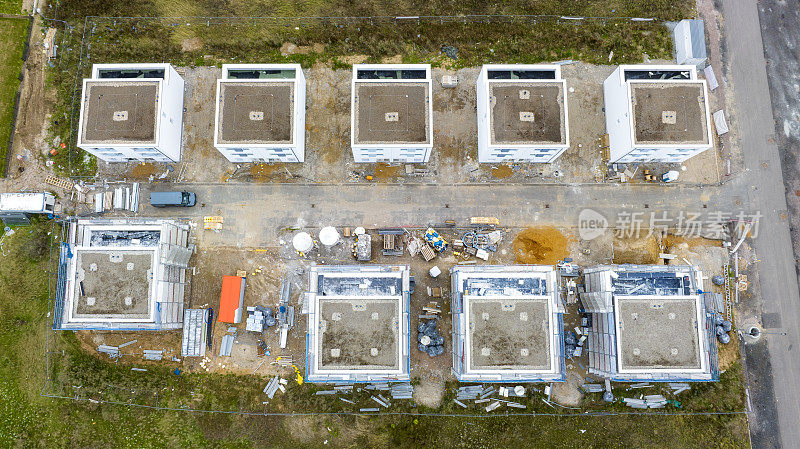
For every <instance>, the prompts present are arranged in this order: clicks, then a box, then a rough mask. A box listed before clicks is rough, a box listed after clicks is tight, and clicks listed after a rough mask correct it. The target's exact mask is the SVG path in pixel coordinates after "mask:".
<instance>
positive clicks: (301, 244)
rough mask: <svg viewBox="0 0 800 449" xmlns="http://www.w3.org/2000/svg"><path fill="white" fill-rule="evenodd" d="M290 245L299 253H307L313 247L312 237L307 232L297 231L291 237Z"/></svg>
mask: <svg viewBox="0 0 800 449" xmlns="http://www.w3.org/2000/svg"><path fill="white" fill-rule="evenodd" d="M292 246H293V247H294V250H295V251H297V252H299V253H307V252H309V251H311V248H313V247H314V239H312V238H311V235H310V234H309V233H308V232H298V233H297V234H295V235H294V237H293V238H292Z"/></svg>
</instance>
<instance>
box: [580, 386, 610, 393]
mask: <svg viewBox="0 0 800 449" xmlns="http://www.w3.org/2000/svg"><path fill="white" fill-rule="evenodd" d="M581 390H583V391H584V392H586V393H600V392H601V391H605V387H604V386H603V385H601V384H583V385H581Z"/></svg>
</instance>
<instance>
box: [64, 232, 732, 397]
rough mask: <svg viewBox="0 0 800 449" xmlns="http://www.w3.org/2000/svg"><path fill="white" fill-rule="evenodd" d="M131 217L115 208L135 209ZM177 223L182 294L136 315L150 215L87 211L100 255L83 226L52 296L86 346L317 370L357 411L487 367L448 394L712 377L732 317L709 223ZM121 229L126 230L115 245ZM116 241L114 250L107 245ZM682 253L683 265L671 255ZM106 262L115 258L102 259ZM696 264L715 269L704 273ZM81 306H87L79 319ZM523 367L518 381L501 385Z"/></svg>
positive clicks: (196, 367)
mask: <svg viewBox="0 0 800 449" xmlns="http://www.w3.org/2000/svg"><path fill="white" fill-rule="evenodd" d="M127 220H128V222H124V221H123V222H119V223H118V224H117V226H120V225H123V224H124V225H125V226H133V225H134V224H135V222H136V220H134V219H127ZM131 220H132V221H131ZM78 223H81V222H78ZM145 223H147V221H146V220H145V221H144V223H142V224H141V226H145ZM187 224H188V226H187V228H188V229H191V232H190V233H189V234H188V235H184V238H183V240H182V241H181V242H182V244H183V245H185V246H184V250H183V251H184V252H183V254H189V251H191V254H193V255H192V259H191V262H190V263H189V264H188V265H187V266H186V267H185V268H184V269H182V272H185V278H182V282H181V283H180V286H181V288H183V289H185V290H180V291H185V292H186V293H185V295H186V298H185V299H183V302H181V303H179V304H178V305H179V306H180V308H179V309H177V310H180V313H179V314H177V315H176V313H173V314H172V315H171V317H172V318H171V319H172V320H175V321H177V322H164V321H165V320H164V318H155V319H154V318H152V317H150V316H148V315H147V312H148V311H149V310H153V309H155V310H157V311H158V312H159V313H158V314H157V316H158V317H161V316H163V315H164V313H163V312H162V311H164V310H165V309H164V307H165V306H166V304H163V303H162V301H163V300H159V301H158V302H156V303H155V306H153V305H152V300H151V297H150V296H148V295H147V292H146V291H145V287H147V288H149V287H150V286H151V285H150V282H151V280H150V279H151V278H150V277H149V273H150V272H151V270H152V269H153V268H152V267H151V266H150V263H151V259H150V258H151V257H153V256H152V254H151V253H148V255H147V260H143V259H141V257H142V256H141V255H140V253H142V252H143V250H142V247H150V248H154V249H160V248H162V247H163V246H161V245H160V244H157V242H158V240H157V239H156V238H157V236H158V233H156V232H153V233H150V234H148V233H145V232H139V233H137V234H135V235H130V236H128V235H124V236H123V235H122V234H120V232H121V231H114V232H110V231H109V232H110V233H108V234H98V233H97V232H98V231H97V230H96V229H95V228H94V227H89V226H95V227H96V226H97V224H93V225H92V224H90V223H84V224H83V225H82V226H83V227H84V231H83V235H85V237H84V238H89V237H90V236H94V240H92V239H91V238H89V241H93V242H95V243H93V244H94V245H95V246H97V245H104V246H103V247H102V248H98V249H95V250H93V251H94V252H97V251H103V256H102V258H98V257H97V256H95V255H94V254H93V253H88V254H87V253H85V252H86V250H85V249H83V246H85V244H86V242H85V241H84V240H82V239H77V238H76V239H75V246H74V247H70V249H71V251H72V256H69V254H68V253H67V249H66V248H67V247H65V248H64V250H63V251H62V259H63V260H65V262H66V263H67V264H70V263H73V262H72V261H73V260H75V262H74V263H75V264H76V268H75V269H73V270H74V271H73V270H69V269H67V270H65V278H66V282H65V283H64V284H65V286H67V287H68V288H67V290H65V291H67V292H71V293H69V294H67V295H66V298H65V299H66V300H65V302H64V304H65V306H64V308H63V312H60V311H58V310H57V311H56V313H57V314H59V313H61V314H63V316H64V318H63V319H62V324H61V325H60V326H59V328H60V329H85V330H84V331H81V332H82V333H80V334H79V339H80V340H82V341H83V342H84V343H83V345H84V347H85V348H87V350H89V351H90V352H92V353H97V354H98V356H101V357H106V356H108V357H111V359H112V360H115V361H116V363H126V364H132V365H133V367H134V368H136V367H137V366H141V368H142V369H147V366H148V364H152V363H157V364H166V365H167V366H169V365H172V366H174V367H175V368H179V369H180V370H182V371H187V372H202V373H236V374H240V375H254V374H255V375H258V376H267V377H266V379H267V381H268V382H269V384H265V385H266V387H265V392H266V393H267V395H268V396H269V399H272V398H273V397H274V396H275V395H276V394H279V390H284V391H285V390H286V386H287V382H289V381H291V382H294V383H298V384H299V383H301V382H302V383H303V384H307V385H313V384H320V385H322V384H327V385H328V387H327V388H331V387H334V388H333V389H332V390H325V389H324V388H326V387H325V386H323V387H322V388H323V390H320V392H319V394H321V395H323V396H325V395H329V394H330V395H334V396H337V397H341V399H342V400H340V401H338V402H337V403H338V404H339V405H338V407H342V409H343V410H349V409H352V408H353V407H356V410H361V409H366V410H367V412H370V411H379V410H386V409H387V408H389V407H390V406H391V403H392V402H393V401H391V400H389V399H388V398H386V397H385V396H376V397H377V399H378V400H379V401H381V403H379V404H380V405H379V406H378V407H377V409H376V408H375V407H373V406H372V405H375V401H374V400H371V399H370V397H365V398H364V397H362V395H363V392H364V391H371V389H374V390H375V391H376V392H380V391H382V390H383V391H390V392H391V391H393V392H394V393H393V394H395V395H396V396H394V399H395V400H397V399H401V398H406V397H407V398H408V399H413V400H414V401H415V402H417V403H419V404H424V405H425V406H428V407H434V408H438V407H442V406H443V405H444V404H443V401H444V400H445V398H446V397H448V396H449V395H450V394H452V393H453V392H451V391H450V390H448V388H447V387H446V385H449V384H452V382H453V381H457V382H465V383H472V384H474V383H478V384H483V385H498V384H499V388H500V389H497V388H498V387H492V390H491V391H492V393H491V394H486V393H488V390H486V388H487V387H482V388H481V389H480V394H478V395H476V397H475V398H474V399H473V400H469V399H466V398H469V397H470V394H466V393H464V392H461V393H459V394H456V396H457V399H456V401H458V402H456V404H457V406H460V405H462V404H463V405H464V406H467V407H468V408H472V407H473V406H471V405H469V404H470V403H472V402H474V403H475V404H476V406H478V407H479V408H481V409H483V408H487V407H489V406H491V405H492V403H488V404H487V402H488V401H485V400H484V399H492V398H495V397H496V398H498V399H500V400H501V402H498V403H499V404H501V405H502V404H505V402H502V401H511V402H513V403H514V404H515V405H513V406H512V405H509V407H511V408H517V409H519V410H524V409H525V408H527V407H529V406H530V405H531V403H530V401H531V400H536V398H542V399H544V403H545V404H549V403H552V404H561V405H564V406H579V405H580V404H582V403H585V402H586V401H587V400H589V398H591V397H592V395H593V394H594V393H607V394H611V395H613V394H615V392H616V389H617V388H620V387H618V386H617V385H619V383H622V384H621V385H625V383H628V384H630V383H633V384H635V385H645V387H643V388H650V389H652V390H654V391H661V389H662V387H660V386H659V384H658V383H660V382H661V383H663V382H670V383H671V384H670V385H672V384H679V386H680V387H681V388H682V387H683V386H684V384H685V383H686V382H696V381H714V380H716V379H718V377H719V370H720V368H719V366H720V361H719V360H718V358H719V356H718V346H723V347H724V346H725V345H722V344H720V343H719V342H718V338H717V337H718V336H719V334H718V333H717V328H720V329H721V328H722V327H721V323H722V322H723V321H725V323H727V321H726V320H729V319H730V316H729V312H727V311H726V310H725V308H724V307H723V306H721V305H720V304H719V303H720V301H719V298H718V297H719V296H720V295H722V294H723V293H724V292H725V291H727V290H726V289H728V288H730V277H728V275H726V274H725V273H726V271H725V270H726V268H725V266H726V264H729V263H730V261H729V260H728V259H727V256H726V254H727V250H726V249H725V248H724V247H722V245H720V241H713V240H700V241H693V242H692V246H691V247H689V246H688V245H686V244H685V243H680V242H681V240H680V239H679V238H677V237H670V236H667V235H663V236H648V237H646V238H643V239H622V240H619V239H617V238H616V237H613V236H612V235H604V236H601V237H600V238H597V239H595V240H593V241H591V242H583V241H581V240H580V238H578V236H576V235H575V234H574V233H573V232H574V231H570V230H568V229H557V228H552V227H538V228H528V229H519V228H507V227H502V226H501V225H500V223H499V221H498V220H497V219H495V218H491V217H473V218H472V219H471V220H470V221H469V223H467V224H457V223H455V222H451V223H444V224H439V225H436V226H435V227H429V228H366V227H348V226H345V227H330V226H328V227H323V228H313V227H303V228H301V229H297V228H294V229H284V230H282V231H280V232H279V233H278V235H277V238H276V241H275V243H274V247H272V248H269V249H265V250H252V249H250V250H248V249H241V250H239V249H213V248H207V249H204V244H203V243H202V242H203V241H204V235H210V234H213V235H216V234H219V233H221V232H222V233H224V232H225V226H226V224H220V223H216V224H215V223H213V222H205V223H198V222H195V221H189V222H188V223H187ZM204 228H205V229H204ZM87 229H88V230H87ZM131 239H134V242H135V243H136V244H137V245H138V246H132V247H131V246H125V245H131V243H130V241H131ZM676 242H677V243H676ZM111 245H116V246H113V248H114V250H115V251H117V249H118V248H123V250H124V251H125V252H126V253H125V254H124V256H118V257H119V259H116V258H115V257H116V256H115V255H114V254H113V253H112V255H111V256H109V255H107V252H108V251H109V246H111ZM148 245H150V246H148ZM89 246H90V248H89V249H91V248H93V246H92V245H91V244H90V245H89ZM90 255H92V256H93V257H91V258H90V257H89V256H90ZM678 255H680V259H678ZM108 257H111V263H109V259H108ZM123 257H124V258H123ZM117 260H118V261H117ZM156 260H161V258H157V259H156ZM687 260H691V262H692V265H672V262H673V261H675V262H677V261H680V262H681V263H686V262H685V261H687ZM609 262H614V263H618V264H620V265H608V263H609ZM630 262H638V263H646V264H648V265H626V264H627V263H630ZM664 262H670V264H668V265H665V264H664ZM520 263H525V264H532V265H520ZM93 264H96V266H97V267H98V268H97V269H96V270H95V271H91V270H92V268H91V267H92V266H93ZM115 266H116V267H121V268H122V269H123V271H115V272H108V271H107V270H108V269H111V268H113V267H115ZM81 267H84V268H83V269H81ZM86 267H88V269H87V268H86ZM103 267H105V268H103ZM86 272H88V273H95V272H97V273H98V275H99V276H100V277H99V278H97V280H96V281H95V280H92V279H91V277H90V276H87V274H86ZM659 273H663V274H659ZM708 273H710V274H711V275H712V276H715V277H716V276H724V279H725V282H724V283H723V284H722V285H721V286H718V284H717V283H716V279H715V282H714V283H711V282H709V281H708V277H707V276H708V275H709V274H708ZM146 274H147V275H146ZM107 276H113V277H114V278H115V279H113V280H111V279H109V278H108V277H107ZM584 276H585V277H584ZM704 279H705V284H704V283H703V280H704ZM75 285H78V286H79V287H74V286H75ZM704 285H705V287H704ZM106 289H109V290H106ZM175 291H178V290H175ZM104 292H106V293H104ZM699 292H702V293H699ZM714 292H716V293H714ZM92 299H93V300H94V302H92V306H91V307H89V306H88V305H87V302H88V301H90V300H92ZM145 299H148V300H149V301H151V303H148V302H145V301H144V300H145ZM174 301H177V299H175V300H174ZM148 304H151V305H149V306H148ZM148 307H150V309H148ZM101 312H102V313H105V314H108V315H107V316H103V317H102V319H101V318H98V317H99V316H100V315H99V314H100V313H101ZM89 313H93V314H94V315H87V314H89ZM178 315H179V317H178ZM90 316H91V317H93V319H94V322H89V323H85V324H84V323H83V321H80V320H86V319H88V317H90ZM134 319H138V321H137V322H136V324H133V323H130V322H128V321H133V320H134ZM113 320H117V321H121V322H122V323H124V324H120V323H117V322H115V321H113ZM148 320H155V322H152V323H151V322H150V321H148ZM76 321H77V322H80V323H81V324H80V325H78V324H76ZM106 321H109V322H113V323H114V324H110V323H106ZM142 321H146V322H142ZM718 324H720V325H719V326H718ZM181 327H182V328H183V329H182V330H180V328H181ZM120 329H125V331H124V332H118V330H120ZM168 329H175V330H174V331H168ZM154 330H158V331H160V332H155V333H153V331H154ZM726 336H727V333H726ZM727 341H730V340H727ZM728 346H730V345H728ZM731 349H732V350H734V351H735V348H731ZM720 350H721V349H720ZM725 359H726V360H725V361H724V363H725V364H726V365H727V364H729V363H731V360H735V357H734V358H733V359H731V358H730V356H725ZM137 369H138V368H137ZM604 379H605V380H607V381H608V382H612V383H608V382H606V383H605V384H604V383H603V382H604ZM409 381H413V382H412V384H413V386H412V384H409ZM281 382H283V383H281ZM647 382H655V383H653V384H647ZM520 385H521V386H522V388H523V389H524V391H526V392H527V393H524V396H522V393H521V396H520V397H519V398H518V399H513V400H512V399H507V398H508V397H515V396H514V394H513V393H512V394H511V396H504V394H509V391H511V390H513V389H514V388H516V387H519V386H520ZM662 385H664V387H663V388H667V386H666V384H662ZM506 386H507V388H506ZM542 386H543V387H546V388H542ZM537 387H538V388H537ZM364 388H366V390H364ZM670 388H671V387H670ZM670 388H667V390H666V391H673V390H679V389H680V388H677V389H673V390H670ZM689 388H690V387H689V386H688V384H687V388H685V389H683V390H682V391H686V390H687V389H689ZM509 389H511V390H509ZM517 390H519V389H518V388H517ZM465 391H466V390H465ZM469 391H471V390H469ZM537 391H538V393H535V392H537ZM465 394H466V396H465ZM623 394H624V393H623ZM484 395H485V396H484ZM523 397H525V398H527V399H524V400H523V399H522V398H523ZM364 399H366V400H367V402H366V403H364V402H363V400H364ZM348 401H349V402H348ZM370 401H372V403H371V404H370ZM664 404H666V403H658V404H657V406H658V407H661V406H663V405H664ZM496 407H497V406H494V407H491V408H487V410H485V412H491V411H493V410H494V409H496ZM373 409H375V410H373Z"/></svg>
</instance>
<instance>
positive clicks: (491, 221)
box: [469, 217, 500, 226]
mask: <svg viewBox="0 0 800 449" xmlns="http://www.w3.org/2000/svg"><path fill="white" fill-rule="evenodd" d="M469 222H470V224H483V225H495V226H499V225H500V220H499V219H498V218H497V217H472V218H470V219H469Z"/></svg>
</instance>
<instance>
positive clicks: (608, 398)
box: [603, 391, 614, 402]
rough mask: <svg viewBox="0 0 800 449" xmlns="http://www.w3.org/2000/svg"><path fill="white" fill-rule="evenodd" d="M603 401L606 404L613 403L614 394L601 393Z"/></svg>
mask: <svg viewBox="0 0 800 449" xmlns="http://www.w3.org/2000/svg"><path fill="white" fill-rule="evenodd" d="M603 400H604V401H606V402H614V394H613V393H611V392H610V391H606V392H605V393H603Z"/></svg>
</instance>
